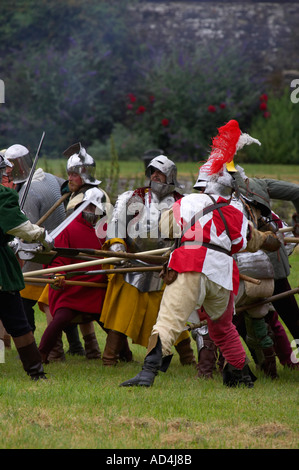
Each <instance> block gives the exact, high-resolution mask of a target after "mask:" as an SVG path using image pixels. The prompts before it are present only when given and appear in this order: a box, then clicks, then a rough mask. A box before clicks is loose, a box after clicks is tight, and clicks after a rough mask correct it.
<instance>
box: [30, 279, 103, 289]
mask: <svg viewBox="0 0 299 470" xmlns="http://www.w3.org/2000/svg"><path fill="white" fill-rule="evenodd" d="M32 282H37V283H40V284H45V285H46V284H55V279H42V278H40V277H28V278H26V279H25V284H26V283H29V284H31V283H32ZM64 282H65V284H66V285H67V286H84V287H101V288H103V287H107V283H106V282H88V281H86V282H85V281H67V280H66V281H64Z"/></svg>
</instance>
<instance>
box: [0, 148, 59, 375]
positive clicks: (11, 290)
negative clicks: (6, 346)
mask: <svg viewBox="0 0 299 470" xmlns="http://www.w3.org/2000/svg"><path fill="white" fill-rule="evenodd" d="M11 166H12V164H11V163H10V162H9V161H8V160H6V159H5V158H4V157H3V156H2V155H0V183H1V181H2V175H3V173H5V170H6V168H7V167H11ZM15 237H18V238H21V239H23V240H24V241H28V242H41V243H42V245H44V247H45V249H50V248H51V247H50V245H49V244H48V242H47V239H48V235H47V232H45V229H44V228H41V227H39V226H38V225H35V224H32V223H31V222H30V221H29V220H28V219H27V217H26V216H25V215H24V214H23V212H22V211H21V209H20V206H19V196H18V193H17V192H16V191H15V190H14V189H11V188H7V187H5V186H3V185H2V184H0V320H1V321H2V323H3V325H4V328H5V329H6V331H7V332H8V334H10V335H11V336H12V338H13V341H14V344H15V346H16V349H17V351H18V354H19V357H20V359H21V362H22V365H23V368H24V370H25V372H26V373H27V374H28V375H29V376H30V377H31V379H32V380H39V379H41V378H42V379H45V378H46V376H45V373H44V369H43V365H42V361H41V356H40V353H39V350H38V348H37V345H36V342H35V338H34V335H33V332H32V328H31V326H30V324H29V323H28V319H27V317H26V314H25V311H24V308H23V304H22V300H21V296H20V292H19V291H20V290H22V289H24V288H25V283H24V278H23V274H22V271H21V268H20V265H19V262H18V259H17V257H16V256H15V253H14V251H13V249H12V247H11V246H10V245H9V243H10V242H12V241H13V240H14V238H15Z"/></svg>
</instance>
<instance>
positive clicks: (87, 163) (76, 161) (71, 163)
mask: <svg viewBox="0 0 299 470" xmlns="http://www.w3.org/2000/svg"><path fill="white" fill-rule="evenodd" d="M63 155H64V156H65V157H69V159H68V161H67V165H66V171H67V172H68V173H69V172H74V173H78V175H80V176H81V178H82V180H83V181H84V183H86V184H92V185H94V186H98V185H99V184H100V183H101V181H98V180H97V179H96V178H95V172H96V163H95V161H94V159H93V158H92V156H91V155H89V154H88V153H87V152H86V150H85V148H84V147H82V145H81V143H80V142H78V143H77V144H73V145H71V146H70V147H69V148H67V149H66V150H65V151H64V152H63Z"/></svg>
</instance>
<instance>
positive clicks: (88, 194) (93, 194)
mask: <svg viewBox="0 0 299 470" xmlns="http://www.w3.org/2000/svg"><path fill="white" fill-rule="evenodd" d="M84 201H89V202H90V204H93V205H94V206H96V208H97V209H96V213H98V214H103V213H104V212H105V205H104V203H105V202H106V195H105V193H104V191H102V190H101V189H100V188H90V189H88V190H87V191H85V193H84V196H83V199H82V202H84Z"/></svg>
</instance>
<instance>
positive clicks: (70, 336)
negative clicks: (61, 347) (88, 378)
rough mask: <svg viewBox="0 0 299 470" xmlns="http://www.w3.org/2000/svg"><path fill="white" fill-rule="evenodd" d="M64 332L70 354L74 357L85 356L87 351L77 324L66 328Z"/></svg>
mask: <svg viewBox="0 0 299 470" xmlns="http://www.w3.org/2000/svg"><path fill="white" fill-rule="evenodd" d="M64 332H65V334H66V337H67V340H68V343H69V346H70V349H69V350H68V354H71V355H72V356H85V351H84V348H83V346H82V344H81V341H80V337H79V332H78V326H77V325H76V324H75V323H74V324H71V325H70V326H68V327H67V328H65V330H64Z"/></svg>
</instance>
